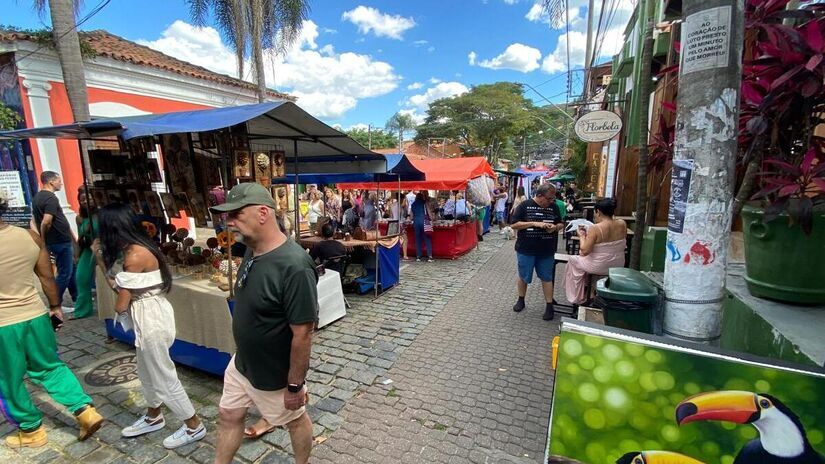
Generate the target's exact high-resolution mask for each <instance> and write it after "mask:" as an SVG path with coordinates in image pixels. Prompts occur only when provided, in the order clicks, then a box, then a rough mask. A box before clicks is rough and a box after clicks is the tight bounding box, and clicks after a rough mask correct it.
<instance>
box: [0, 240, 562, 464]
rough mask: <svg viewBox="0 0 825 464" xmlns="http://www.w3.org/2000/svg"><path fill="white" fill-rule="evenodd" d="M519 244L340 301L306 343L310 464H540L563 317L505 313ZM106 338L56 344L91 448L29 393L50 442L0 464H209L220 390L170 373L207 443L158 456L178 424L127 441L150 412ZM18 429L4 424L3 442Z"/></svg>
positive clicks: (77, 335) (487, 247)
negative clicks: (90, 424) (78, 387)
mask: <svg viewBox="0 0 825 464" xmlns="http://www.w3.org/2000/svg"><path fill="white" fill-rule="evenodd" d="M513 244H514V242H513V241H504V240H501V239H500V238H499V236H498V235H497V234H490V235H488V236H486V240H485V241H484V242H482V243H481V244H480V247H479V248H478V249H477V250H474V251H473V252H471V253H469V254H468V255H466V256H463V257H462V258H460V259H458V260H455V261H437V262H435V263H409V264H407V263H403V264H402V272H401V279H402V284H401V285H400V286H399V287H397V288H395V289H393V290H391V291H389V292H387V293H386V294H384V295H382V296H381V297H379V298H378V299H373V298H372V296H371V295H367V296H348V299H349V301H350V303H351V305H352V308H351V309H349V310H348V314H347V317H345V318H344V319H341V320H339V321H337V322H335V323H333V324H332V325H330V326H327V327H325V328H323V329H321V330H320V331H318V332H317V334H316V337H315V339H314V347H313V355H312V360H311V373H310V375H309V379H308V380H309V390H310V394H311V400H310V407H309V412H310V415H311V417H312V420H313V424H314V435H315V437H316V443H318V445H317V446H316V448H315V450H314V452H313V454H314V457H313V462H321V463H348V462H352V463H359V462H390V461H395V462H397V461H401V462H410V463H419V462H421V463H426V462H450V463H461V462H540V461H541V460H542V456H543V449H544V446H545V434H546V427H547V422H548V418H549V412H550V404H551V393H552V373H551V371H550V369H549V364H550V359H549V358H550V341H551V340H552V337H553V336H554V335H555V334H556V333H557V330H558V317H557V319H556V320H555V321H553V322H549V323H548V322H545V321H542V320H541V315H542V313H543V306H544V305H543V299H542V297H541V293H540V289H539V287H538V286H536V285H533V286H531V288H530V292H529V293H528V297H527V309H526V310H525V311H523V312H522V313H518V314H516V313H513V312H512V311H511V309H510V307H511V306H512V304H513V302H514V289H513V287H514V278H515V256H514V253H513ZM561 269H563V268H562V267H561V266H560V267H559V270H561ZM556 293H557V295H558V294H559V293H560V292H558V291H557V292H556ZM558 298H559V297H558V296H557V299H558ZM105 339H106V337H105V330H104V328H103V325H102V323H100V322H99V321H98V320H97V319H94V318H90V319H86V320H81V321H75V322H71V323H69V324H67V327H66V328H64V330H63V331H61V333H60V335H59V337H58V341H59V344H60V353H61V357H62V358H63V359H64V360H65V361H66V362H67V363H68V364H69V365H70V366H71V367H72V369H73V370H74V372H75V373H76V374H77V376H78V377H79V378H80V379H81V381H82V382H83V383H84V386H86V388H87V392H88V393H90V394H91V395H92V396H93V398H94V401H95V404H96V406H98V408H99V410H100V412H101V413H102V414H103V415H104V416H105V417H106V418H107V419H108V421H107V423H106V425H105V426H104V427H103V428H102V429H101V430H100V431H99V432H98V433H97V434H96V435H95V437H94V438H93V439H90V440H88V441H86V442H82V443H80V442H77V440H76V438H75V435H76V425H75V423H74V419H73V418H72V417H70V416H69V415H67V414H66V413H65V412H64V411H63V409H62V408H61V407H59V406H57V405H55V404H54V403H53V402H52V400H51V399H49V398H48V396H47V395H46V394H45V393H44V392H43V391H42V389H40V388H39V387H32V388H31V389H30V391H32V392H33V398H35V401H36V403H37V404H38V405H39V407H40V408H41V410H42V411H43V412H44V414H45V415H46V418H45V424H46V427H47V430H48V433H49V444H48V445H47V446H44V447H42V448H37V449H29V450H22V451H20V452H19V453H18V452H16V451H12V450H9V449H8V448H5V447H0V462H15V463H16V464H28V463H46V462H49V463H51V462H58V463H63V462H65V463H75V462H78V463H79V462H82V463H84V464H97V463H109V462H124V463H144V464H149V463H156V462H162V463H174V462H199V463H205V462H211V460H212V458H213V457H214V445H215V442H216V429H217V425H216V420H217V413H218V409H217V404H218V401H219V399H220V393H221V380H220V379H218V378H216V377H213V376H209V375H207V374H203V373H201V372H199V371H195V370H192V369H189V368H186V367H179V368H178V374H179V376H180V377H181V380H182V382H183V384H184V387H185V388H186V390H187V392H188V393H189V395H190V397H191V398H192V400H193V402H194V403H195V407H196V409H197V410H198V412H199V413H200V414H201V415H202V416H203V417H204V419H205V420H206V423H207V427H208V429H209V434H208V435H207V437H206V438H205V439H204V440H203V441H201V442H199V443H197V444H193V445H189V446H186V447H183V448H179V449H177V450H174V451H167V450H165V449H164V448H163V446H162V445H161V443H160V442H161V441H162V439H163V438H164V437H165V436H166V435H168V434H170V433H172V431H174V429H175V428H177V426H178V424H177V423H175V421H174V420H172V421H169V422H170V424H169V425H168V426H167V428H166V429H164V431H161V432H155V433H153V434H150V435H149V436H144V437H140V438H137V439H128V440H127V439H122V438H121V437H120V429H121V428H122V427H123V426H126V425H129V424H131V423H132V422H133V421H134V420H135V419H136V417H137V416H138V415H139V414H140V413H141V411H142V410H143V408H144V407H145V403H144V401H143V396H142V394H141V389H140V383H139V381H137V380H135V375H134V374H135V373H134V360H133V358H131V356H130V355H131V354H133V350H132V349H131V348H130V347H129V346H127V345H125V344H121V343H118V342H116V343H112V344H106V343H105ZM100 372H108V373H109V375H106V376H103V377H101V376H100ZM90 379H91V380H92V383H94V384H95V385H96V386H90V385H89V383H90V382H89V381H90ZM101 379H103V380H104V381H103V382H101ZM390 381H391V382H390ZM107 383H108V384H107ZM249 420H250V421H253V420H255V418H254V417H252V418H250V419H249ZM13 429H14V428H13V426H12V425H11V424H9V423H8V422H6V421H5V419H0V434H2V435H5V434H7V433H9V432H11V431H12V430H13ZM290 451H291V450H290V448H289V435H288V433H287V432H286V430H284V429H277V430H275V431H274V432H273V433H271V434H269V435H266V436H265V437H263V438H262V439H261V440H258V441H247V442H246V443H244V445H243V446H242V447H241V450H240V452H239V453H238V456H237V460H238V462H244V463H246V462H254V463H277V462H290V461H291V459H290V457H289V452H290Z"/></svg>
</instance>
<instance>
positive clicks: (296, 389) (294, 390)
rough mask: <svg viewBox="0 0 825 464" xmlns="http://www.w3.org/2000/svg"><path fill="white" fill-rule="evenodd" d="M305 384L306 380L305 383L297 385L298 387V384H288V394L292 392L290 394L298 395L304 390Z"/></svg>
mask: <svg viewBox="0 0 825 464" xmlns="http://www.w3.org/2000/svg"><path fill="white" fill-rule="evenodd" d="M305 383H306V380H304V381H303V382H301V383H299V384H297V385H296V384H294V383H291V384H288V385H287V386H286V389H287V391H288V392H290V393H298V392H299V391H301V389H302V388H304V384H305Z"/></svg>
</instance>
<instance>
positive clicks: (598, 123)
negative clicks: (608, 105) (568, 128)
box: [575, 110, 622, 142]
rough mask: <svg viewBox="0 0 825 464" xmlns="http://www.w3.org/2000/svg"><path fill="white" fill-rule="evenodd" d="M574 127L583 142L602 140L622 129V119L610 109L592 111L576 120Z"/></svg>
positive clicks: (611, 136) (609, 137)
mask: <svg viewBox="0 0 825 464" xmlns="http://www.w3.org/2000/svg"><path fill="white" fill-rule="evenodd" d="M575 129H576V135H577V136H578V137H579V138H580V139H581V140H583V141H585V142H604V141H605V140H610V139H612V138H613V137H615V136H616V134H618V133H619V132H620V131H621V130H622V119H621V118H620V117H619V115H617V114H616V113H614V112H612V111H605V110H599V111H592V112H590V113H587V114H585V115H584V116H582V117H580V118H579V119H578V120H577V121H576V127H575Z"/></svg>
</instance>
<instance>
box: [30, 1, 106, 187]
mask: <svg viewBox="0 0 825 464" xmlns="http://www.w3.org/2000/svg"><path fill="white" fill-rule="evenodd" d="M46 6H48V8H49V15H50V17H51V21H52V37H53V38H54V47H55V49H56V50H57V56H58V58H59V59H60V70H61V72H62V73H63V84H64V85H65V86H66V94H67V95H68V97H69V106H70V107H71V109H72V117H73V118H74V120H75V121H88V120H90V119H91V117H90V116H89V94H88V92H87V89H86V74H85V73H84V71H83V56H82V54H81V51H80V38H79V36H78V33H77V21H76V18H75V15H76V14H77V11H78V7H79V1H75V0H48V1H47V0H35V1H34V9H35V10H36V11H37V12H38V13H39V14H41V15H42V14H44V13H45V11H46ZM82 156H84V158H86V159H84V165H85V166H86V175H87V177H89V178H91V176H92V172H91V167H90V165H89V160H88V158H87V157H88V153H87V150H82Z"/></svg>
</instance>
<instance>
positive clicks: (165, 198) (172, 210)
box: [160, 192, 180, 218]
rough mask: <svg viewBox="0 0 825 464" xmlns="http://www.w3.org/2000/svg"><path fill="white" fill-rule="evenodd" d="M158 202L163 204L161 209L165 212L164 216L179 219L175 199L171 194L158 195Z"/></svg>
mask: <svg viewBox="0 0 825 464" xmlns="http://www.w3.org/2000/svg"><path fill="white" fill-rule="evenodd" d="M160 201H161V202H163V209H165V210H166V215H167V216H169V217H175V218H179V217H180V210H178V205H177V203H176V202H175V197H174V195H172V194H171V193H166V192H163V193H161V194H160Z"/></svg>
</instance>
